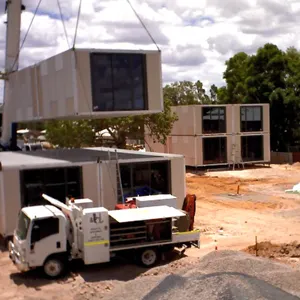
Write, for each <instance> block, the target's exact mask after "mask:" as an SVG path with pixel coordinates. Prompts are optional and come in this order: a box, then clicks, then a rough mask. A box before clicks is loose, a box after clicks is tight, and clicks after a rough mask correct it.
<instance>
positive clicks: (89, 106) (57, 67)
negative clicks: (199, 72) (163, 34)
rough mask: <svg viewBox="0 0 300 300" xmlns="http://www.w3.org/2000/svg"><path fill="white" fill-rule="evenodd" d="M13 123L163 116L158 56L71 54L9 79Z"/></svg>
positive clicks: (83, 51) (89, 51)
mask: <svg viewBox="0 0 300 300" xmlns="http://www.w3.org/2000/svg"><path fill="white" fill-rule="evenodd" d="M9 83H10V84H9V93H8V97H9V101H8V102H7V104H6V107H5V114H6V115H7V117H8V118H9V120H11V121H12V122H27V121H34V120H50V119H75V118H78V119H82V118H105V117H118V116H128V114H129V113H130V114H131V115H141V114H148V113H155V112H160V111H162V110H163V95H162V71H161V52H160V51H150V50H149V51H148V50H107V49H105V50H101V49H75V50H73V49H70V50H67V51H65V52H63V53H60V54H57V55H56V56H53V57H51V58H49V59H46V60H44V61H42V62H40V63H38V64H36V65H34V66H30V67H27V68H24V69H22V70H20V71H17V72H14V73H12V74H11V75H10V76H9Z"/></svg>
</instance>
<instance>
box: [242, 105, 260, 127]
mask: <svg viewBox="0 0 300 300" xmlns="http://www.w3.org/2000/svg"><path fill="white" fill-rule="evenodd" d="M257 108H259V110H260V121H256V120H253V121H249V120H247V109H257ZM243 110H245V121H243V120H242V111H243ZM252 115H253V119H254V112H253V113H252ZM244 122H245V129H244V128H243V127H244V126H243V123H244ZM248 122H260V124H261V129H260V130H250V129H249V128H248V126H247V123H248ZM240 131H241V132H262V131H264V110H263V106H261V105H251V106H246V105H242V106H241V107H240Z"/></svg>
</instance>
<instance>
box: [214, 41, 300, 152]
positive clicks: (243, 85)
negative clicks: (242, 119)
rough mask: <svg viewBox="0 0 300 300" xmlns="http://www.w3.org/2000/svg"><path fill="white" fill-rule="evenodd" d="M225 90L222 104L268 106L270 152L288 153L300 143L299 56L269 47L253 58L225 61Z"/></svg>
mask: <svg viewBox="0 0 300 300" xmlns="http://www.w3.org/2000/svg"><path fill="white" fill-rule="evenodd" d="M223 75H224V76H223V77H224V79H225V81H226V86H224V87H221V88H219V89H218V92H217V93H218V100H219V103H269V104H270V119H271V122H270V131H271V149H272V150H273V151H287V150H288V147H289V146H291V145H295V144H296V143H297V142H298V141H299V140H300V131H299V124H300V110H299V108H300V81H299V79H300V52H299V51H297V50H296V49H295V48H289V49H287V51H286V52H284V51H282V50H280V49H279V48H278V47H277V46H276V45H273V44H266V45H264V47H261V48H259V49H258V50H257V52H256V54H254V55H247V54H246V53H244V52H240V53H237V54H235V55H234V56H233V57H232V58H230V59H229V60H228V61H226V70H225V72H224V74H223Z"/></svg>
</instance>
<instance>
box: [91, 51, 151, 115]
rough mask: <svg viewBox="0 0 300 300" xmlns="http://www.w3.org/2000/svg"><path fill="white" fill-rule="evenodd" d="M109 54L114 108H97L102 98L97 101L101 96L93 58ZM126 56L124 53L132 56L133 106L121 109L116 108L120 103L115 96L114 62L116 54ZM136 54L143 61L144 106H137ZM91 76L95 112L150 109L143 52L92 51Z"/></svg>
mask: <svg viewBox="0 0 300 300" xmlns="http://www.w3.org/2000/svg"><path fill="white" fill-rule="evenodd" d="M101 55H103V56H108V57H109V61H110V71H111V79H110V81H111V86H112V87H111V88H112V100H111V101H112V108H111V109H110V108H105V109H104V108H101V107H100V108H95V106H96V105H98V104H99V103H101V99H100V101H98V102H97V101H96V98H97V97H99V92H97V79H96V77H94V72H95V66H94V63H93V59H94V57H97V56H101ZM121 55H122V56H124V55H128V56H129V57H130V69H129V73H130V76H131V78H130V80H131V89H130V93H131V108H130V109H127V108H124V109H120V108H116V107H117V106H118V105H117V104H116V99H115V98H116V96H115V86H114V81H115V77H114V66H113V65H114V63H113V58H114V57H115V56H121ZM134 56H140V57H141V60H142V63H141V68H142V72H141V74H142V87H143V108H136V106H135V99H134V78H133V57H134ZM90 76H91V91H92V110H93V112H101V111H105V112H107V111H128V110H129V111H144V110H148V109H149V101H148V78H147V61H146V54H142V53H126V52H124V53H120V52H119V53H108V52H91V53H90Z"/></svg>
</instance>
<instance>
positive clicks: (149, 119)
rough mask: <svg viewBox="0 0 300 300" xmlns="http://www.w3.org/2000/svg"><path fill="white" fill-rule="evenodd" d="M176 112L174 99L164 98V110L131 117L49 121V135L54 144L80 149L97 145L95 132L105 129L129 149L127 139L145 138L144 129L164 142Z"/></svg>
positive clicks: (117, 141)
mask: <svg viewBox="0 0 300 300" xmlns="http://www.w3.org/2000/svg"><path fill="white" fill-rule="evenodd" d="M177 119H178V118H177V115H176V114H175V113H173V112H172V111H171V102H170V100H168V99H165V100H164V111H163V112H161V113H157V114H149V115H145V116H129V117H120V118H108V119H97V120H78V121H73V120H72V121H70V120H68V121H65V120H63V121H58V120H53V121H50V122H47V123H46V137H47V139H48V140H49V142H51V143H52V144H54V145H58V146H60V147H68V148H78V147H87V146H95V145H96V133H97V132H99V131H102V130H104V129H106V130H107V131H108V132H109V133H110V135H111V137H112V139H113V142H114V145H115V146H116V147H118V148H126V139H127V138H132V139H143V138H144V128H145V127H146V128H147V132H148V134H149V135H150V136H151V137H152V139H153V140H154V141H157V142H160V143H162V144H165V142H166V139H167V136H168V135H169V134H170V133H171V130H172V127H173V124H174V122H175V121H176V120H177Z"/></svg>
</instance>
